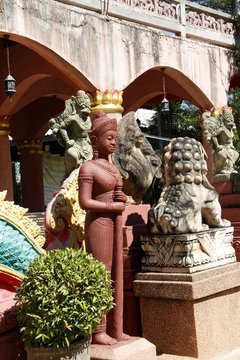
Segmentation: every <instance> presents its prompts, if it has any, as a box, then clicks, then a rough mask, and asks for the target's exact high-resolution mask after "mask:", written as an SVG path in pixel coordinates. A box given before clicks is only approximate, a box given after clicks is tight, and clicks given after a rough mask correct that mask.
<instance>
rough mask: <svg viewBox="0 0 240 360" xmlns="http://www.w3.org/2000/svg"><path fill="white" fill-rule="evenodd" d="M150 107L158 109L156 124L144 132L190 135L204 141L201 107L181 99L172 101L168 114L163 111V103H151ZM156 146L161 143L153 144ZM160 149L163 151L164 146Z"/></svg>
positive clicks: (176, 135) (168, 135)
mask: <svg viewBox="0 0 240 360" xmlns="http://www.w3.org/2000/svg"><path fill="white" fill-rule="evenodd" d="M150 108H151V109H152V110H156V115H155V116H154V117H153V118H152V120H153V122H154V124H153V125H151V126H149V127H148V129H147V130H143V132H145V133H148V134H151V135H159V136H163V137H168V138H174V137H179V136H182V137H184V136H188V137H192V138H194V139H196V140H198V141H200V142H202V128H201V121H200V114H199V109H198V108H197V107H195V106H194V105H192V104H190V103H189V102H187V101H184V100H181V99H180V100H174V101H170V103H169V113H168V114H167V115H165V114H162V113H161V104H155V105H151V106H150ZM165 145H167V143H164V146H165ZM156 146H159V143H158V145H156V144H155V146H154V145H153V147H154V148H155V149H156ZM160 150H161V153H162V150H163V146H162V149H160Z"/></svg>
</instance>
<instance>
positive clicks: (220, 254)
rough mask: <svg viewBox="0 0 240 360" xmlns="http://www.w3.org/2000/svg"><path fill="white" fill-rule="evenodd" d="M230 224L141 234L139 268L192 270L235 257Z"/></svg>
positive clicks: (149, 269)
mask: <svg viewBox="0 0 240 360" xmlns="http://www.w3.org/2000/svg"><path fill="white" fill-rule="evenodd" d="M232 240H233V227H226V228H215V229H209V230H206V231H202V232H198V233H187V234H177V235H176V234H168V235H144V236H142V237H141V246H142V249H143V251H144V256H143V258H142V270H143V271H153V272H155V271H156V272H177V273H193V272H196V271H200V270H205V269H209V268H212V267H216V266H219V265H224V264H229V263H232V262H235V261H236V257H235V251H234V248H233V247H232V245H231V242H232Z"/></svg>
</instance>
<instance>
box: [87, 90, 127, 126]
mask: <svg viewBox="0 0 240 360" xmlns="http://www.w3.org/2000/svg"><path fill="white" fill-rule="evenodd" d="M122 94H123V91H119V90H114V91H113V92H112V93H111V92H110V91H109V90H106V91H104V92H103V93H102V92H101V91H100V90H97V91H96V92H95V94H94V95H92V94H88V96H89V97H90V100H91V117H92V119H94V117H95V115H96V114H97V113H98V111H99V110H102V111H104V112H105V113H106V114H107V115H108V116H109V117H114V118H116V119H117V121H119V120H120V119H121V117H122V112H123V107H122V102H123V98H122Z"/></svg>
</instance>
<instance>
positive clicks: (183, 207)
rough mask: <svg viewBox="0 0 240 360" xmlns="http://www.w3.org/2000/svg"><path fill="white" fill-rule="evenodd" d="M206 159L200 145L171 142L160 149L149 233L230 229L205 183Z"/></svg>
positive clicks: (215, 196) (180, 140)
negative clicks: (158, 191)
mask: <svg viewBox="0 0 240 360" xmlns="http://www.w3.org/2000/svg"><path fill="white" fill-rule="evenodd" d="M206 159H207V155H206V152H205V150H204V149H203V147H202V145H201V143H199V142H198V141H196V140H195V139H191V138H188V137H185V138H181V137H180V138H177V139H176V138H175V139H173V140H172V141H171V142H170V143H169V144H168V146H166V147H165V149H164V157H163V163H162V173H163V177H162V181H163V183H164V184H165V186H164V188H163V191H162V194H161V196H160V199H159V201H158V204H157V205H156V206H153V208H152V209H151V210H150V212H149V223H148V228H149V232H150V233H152V234H157V233H160V234H179V233H189V232H199V231H203V230H206V229H208V228H209V227H225V226H230V225H231V223H230V222H229V221H228V220H223V219H222V218H221V206H220V204H219V201H218V194H217V192H216V191H215V189H214V188H213V187H212V186H211V184H210V183H209V181H208V179H207V177H206V174H207V163H206Z"/></svg>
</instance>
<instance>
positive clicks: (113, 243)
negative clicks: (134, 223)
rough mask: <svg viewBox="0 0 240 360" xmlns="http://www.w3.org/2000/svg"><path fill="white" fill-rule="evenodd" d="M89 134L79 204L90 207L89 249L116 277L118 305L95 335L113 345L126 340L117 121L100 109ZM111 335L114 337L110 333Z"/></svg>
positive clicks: (122, 196)
mask: <svg viewBox="0 0 240 360" xmlns="http://www.w3.org/2000/svg"><path fill="white" fill-rule="evenodd" d="M89 136H90V139H91V143H92V146H93V160H89V161H86V162H85V163H84V164H83V165H82V166H81V167H80V171H79V204H80V206H81V208H82V209H84V210H86V212H87V214H86V222H85V236H86V238H85V242H86V249H87V251H88V252H90V253H92V254H93V256H94V257H95V258H96V259H97V260H99V261H101V262H103V263H104V264H105V266H106V269H108V270H109V271H111V275H112V279H113V280H114V300H115V301H114V302H115V304H116V306H115V308H114V309H112V311H111V312H110V314H109V315H110V317H109V315H108V322H107V324H108V325H107V328H106V322H102V323H101V324H100V325H99V326H98V327H97V329H96V331H95V333H94V335H93V342H94V343H97V344H103V345H111V344H114V343H116V342H117V341H121V340H124V339H126V336H125V335H124V334H123V319H122V311H123V248H122V241H123V239H122V212H123V210H124V208H125V202H126V195H125V194H124V193H123V192H122V178H121V175H120V172H119V171H118V169H117V168H116V166H115V165H113V164H112V163H110V162H109V161H108V156H109V155H110V154H112V153H113V152H114V150H115V148H116V139H117V120H116V119H110V118H108V117H107V116H106V114H104V113H103V112H102V111H100V112H99V113H98V114H97V117H96V119H95V120H94V121H93V125H92V130H91V131H89ZM109 335H110V336H109Z"/></svg>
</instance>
